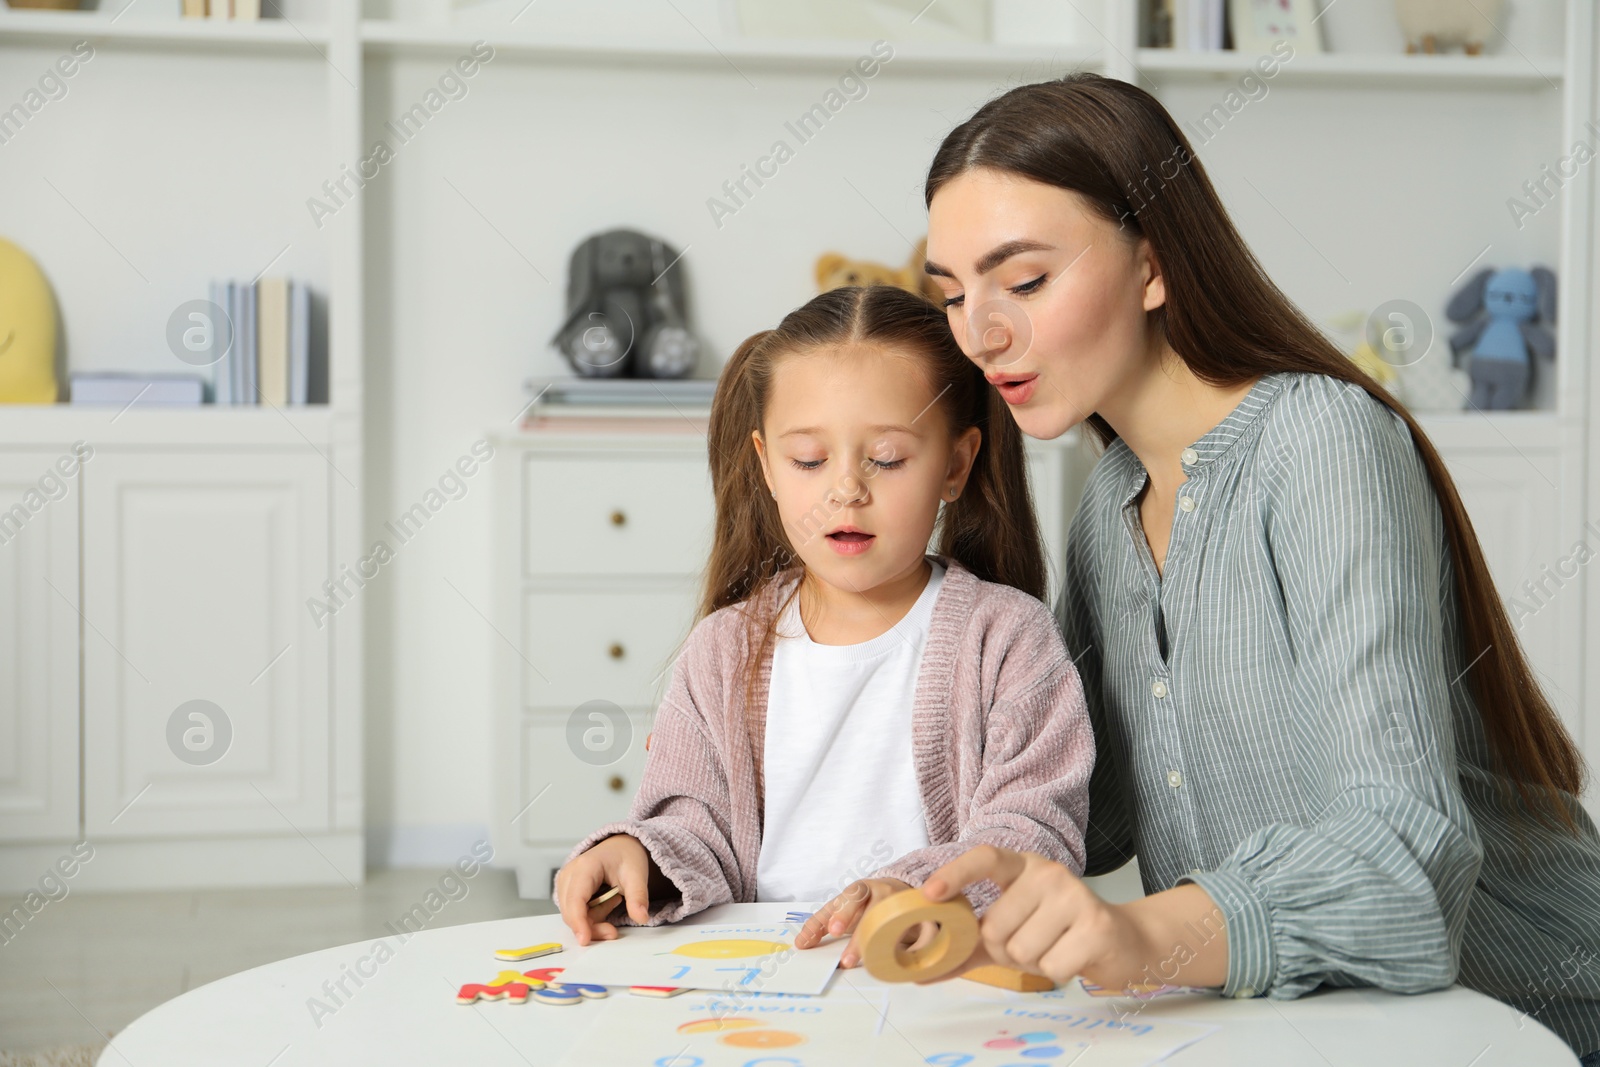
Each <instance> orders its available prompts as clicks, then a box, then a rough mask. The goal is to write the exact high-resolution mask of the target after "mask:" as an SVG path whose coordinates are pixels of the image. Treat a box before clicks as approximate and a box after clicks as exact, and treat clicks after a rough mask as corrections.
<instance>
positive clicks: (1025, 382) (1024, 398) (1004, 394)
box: [995, 374, 1039, 407]
mask: <svg viewBox="0 0 1600 1067" xmlns="http://www.w3.org/2000/svg"><path fill="white" fill-rule="evenodd" d="M1038 383H1039V376H1038V375H1037V374H1034V375H1030V376H1029V377H1027V378H1024V379H1021V380H1018V381H1009V382H996V383H995V388H996V389H998V390H999V391H1000V397H1001V399H1003V400H1004V401H1005V402H1006V403H1007V404H1010V405H1012V406H1013V407H1015V406H1016V405H1018V404H1026V403H1027V402H1028V400H1029V398H1030V397H1032V396H1033V390H1034V386H1036V385H1037V384H1038Z"/></svg>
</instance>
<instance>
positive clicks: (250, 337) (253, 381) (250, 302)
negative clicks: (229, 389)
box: [239, 282, 261, 404]
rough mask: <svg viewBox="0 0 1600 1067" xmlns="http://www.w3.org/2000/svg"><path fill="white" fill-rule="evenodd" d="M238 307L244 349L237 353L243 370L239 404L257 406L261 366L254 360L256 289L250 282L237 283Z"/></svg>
mask: <svg viewBox="0 0 1600 1067" xmlns="http://www.w3.org/2000/svg"><path fill="white" fill-rule="evenodd" d="M239 305H240V308H241V324H240V330H239V332H240V334H241V335H243V337H244V348H243V349H242V350H241V351H240V353H239V362H240V365H241V366H242V367H243V368H244V393H243V395H242V396H241V398H240V403H243V404H259V403H261V375H260V366H261V365H260V364H259V363H258V362H257V359H256V287H255V285H254V284H252V283H250V282H240V283H239Z"/></svg>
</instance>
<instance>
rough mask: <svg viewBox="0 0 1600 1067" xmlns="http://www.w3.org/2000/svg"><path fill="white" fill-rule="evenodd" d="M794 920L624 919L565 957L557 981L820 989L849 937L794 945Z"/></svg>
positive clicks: (731, 988) (760, 990) (753, 990)
mask: <svg viewBox="0 0 1600 1067" xmlns="http://www.w3.org/2000/svg"><path fill="white" fill-rule="evenodd" d="M800 926H801V924H800V923H754V924H752V923H710V924H705V923H695V922H693V921H692V920H690V921H688V922H682V923H675V924H673V925H671V926H639V927H636V926H623V927H619V928H618V931H617V934H618V936H617V938H616V940H614V941H595V942H591V943H590V944H589V946H588V947H587V948H586V949H584V950H583V951H582V953H581V954H578V955H575V956H574V957H573V958H572V959H571V960H570V961H568V962H567V963H566V970H565V972H564V973H563V974H562V976H561V980H562V981H563V982H590V983H593V984H595V985H605V986H635V985H657V986H679V987H683V988H687V989H709V990H717V991H724V992H746V993H801V994H807V995H814V994H817V993H821V992H822V991H823V990H824V989H825V988H827V985H828V979H829V978H830V977H831V976H832V975H833V972H834V969H835V968H836V967H837V966H838V964H839V957H840V956H842V955H844V949H845V945H846V944H847V943H848V942H849V939H848V938H844V937H839V938H833V939H831V940H829V941H825V942H823V943H822V944H820V945H817V946H816V947H814V948H808V949H797V948H795V947H794V939H795V935H797V934H798V933H799V932H800Z"/></svg>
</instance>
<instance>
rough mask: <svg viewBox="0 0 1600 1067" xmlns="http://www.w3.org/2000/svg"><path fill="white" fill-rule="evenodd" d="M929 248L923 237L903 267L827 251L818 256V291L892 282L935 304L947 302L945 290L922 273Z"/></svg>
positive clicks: (890, 283) (891, 283) (823, 291)
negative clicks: (844, 286) (842, 286)
mask: <svg viewBox="0 0 1600 1067" xmlns="http://www.w3.org/2000/svg"><path fill="white" fill-rule="evenodd" d="M927 251H928V240H927V238H923V239H922V240H920V241H918V242H917V245H916V247H915V248H913V249H912V250H911V258H910V259H908V260H907V261H906V265H905V266H904V267H887V266H884V265H883V264H882V263H872V262H869V261H867V260H864V259H851V258H850V257H849V256H842V255H840V254H839V253H837V252H824V253H823V254H822V255H820V256H818V257H817V271H816V274H817V292H819V293H825V292H827V291H828V290H829V289H837V288H839V287H840V286H841V285H893V286H897V287H898V288H901V289H905V290H907V291H908V292H913V293H921V294H922V295H923V296H925V297H927V298H928V299H929V300H931V301H933V302H934V303H936V304H942V303H943V302H944V293H943V292H942V291H941V290H940V288H939V286H938V283H936V282H935V281H934V280H933V279H932V278H931V277H929V276H928V275H927V274H925V273H923V270H922V264H923V261H924V259H925V257H926V254H927Z"/></svg>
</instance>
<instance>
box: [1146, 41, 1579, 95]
mask: <svg viewBox="0 0 1600 1067" xmlns="http://www.w3.org/2000/svg"><path fill="white" fill-rule="evenodd" d="M1261 58H1262V57H1261V56H1258V55H1256V54H1255V53H1252V52H1232V51H1228V52H1185V51H1178V50H1174V49H1170V48H1141V49H1139V51H1138V53H1137V59H1136V60H1135V62H1136V63H1137V65H1138V67H1139V70H1140V73H1142V74H1147V75H1150V76H1151V77H1153V78H1161V79H1166V80H1171V79H1173V78H1195V79H1216V80H1229V79H1233V78H1237V77H1240V76H1242V75H1244V74H1245V73H1247V72H1256V63H1257V61H1258V60H1260V59H1261ZM1563 73H1564V64H1563V63H1562V61H1561V60H1559V59H1555V58H1547V57H1529V58H1524V57H1522V56H1516V55H1512V56H1467V55H1432V56H1430V55H1405V54H1395V55H1381V54H1380V55H1375V54H1360V53H1355V54H1347V53H1328V52H1325V53H1319V54H1314V55H1297V56H1294V57H1293V58H1292V59H1290V60H1288V61H1278V67H1277V72H1276V73H1275V74H1273V76H1272V79H1271V80H1272V81H1274V82H1278V81H1280V80H1284V79H1286V80H1288V81H1292V82H1344V83H1347V84H1360V85H1365V86H1370V87H1382V88H1394V87H1398V86H1408V85H1409V86H1417V87H1422V88H1434V87H1438V88H1453V89H1496V90H1498V89H1551V88H1558V87H1559V86H1560V85H1561V81H1562V77H1563Z"/></svg>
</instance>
